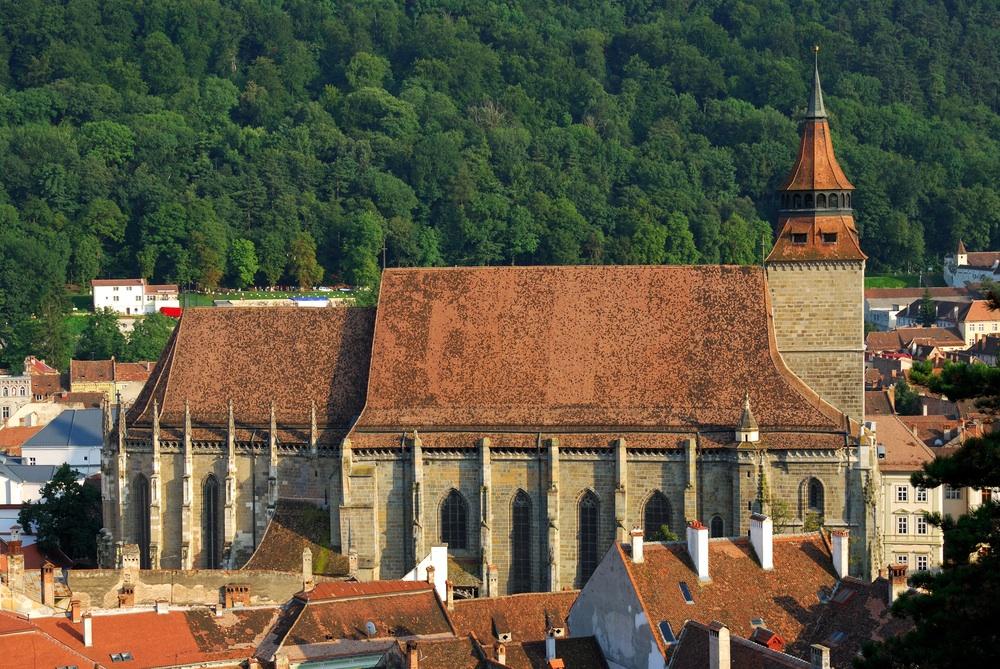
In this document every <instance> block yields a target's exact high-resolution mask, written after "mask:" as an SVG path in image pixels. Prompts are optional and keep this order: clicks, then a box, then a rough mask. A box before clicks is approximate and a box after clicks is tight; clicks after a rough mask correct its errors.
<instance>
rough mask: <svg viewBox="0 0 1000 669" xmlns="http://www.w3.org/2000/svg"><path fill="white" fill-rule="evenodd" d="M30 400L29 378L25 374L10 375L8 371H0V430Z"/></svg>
mask: <svg viewBox="0 0 1000 669" xmlns="http://www.w3.org/2000/svg"><path fill="white" fill-rule="evenodd" d="M31 399H32V394H31V376H29V375H28V373H27V372H22V373H21V374H11V373H10V370H6V369H2V370H0V428H2V427H3V426H4V425H7V424H9V421H10V419H11V418H12V417H13V416H14V414H15V413H17V410H18V409H20V408H21V407H22V406H24V405H25V404H27V403H28V402H30V401H31Z"/></svg>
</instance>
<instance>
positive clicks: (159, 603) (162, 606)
mask: <svg viewBox="0 0 1000 669" xmlns="http://www.w3.org/2000/svg"><path fill="white" fill-rule="evenodd" d="M156 613H157V614H158V615H161V616H165V615H167V614H168V613H170V603H169V602H167V600H165V599H158V600H156Z"/></svg>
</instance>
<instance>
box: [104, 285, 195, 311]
mask: <svg viewBox="0 0 1000 669" xmlns="http://www.w3.org/2000/svg"><path fill="white" fill-rule="evenodd" d="M90 286H91V289H92V290H93V293H94V311H99V310H101V309H110V310H111V311H114V312H115V313H118V314H122V315H124V316H142V315H144V314H155V313H157V312H159V311H160V310H161V309H164V308H168V309H178V308H180V306H181V303H180V299H179V295H180V292H179V291H178V289H177V286H176V285H174V284H165V285H156V284H147V283H146V280H145V279H93V280H92V281H91V282H90Z"/></svg>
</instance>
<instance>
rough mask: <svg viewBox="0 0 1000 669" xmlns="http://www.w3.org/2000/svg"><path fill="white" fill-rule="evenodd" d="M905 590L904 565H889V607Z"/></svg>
mask: <svg viewBox="0 0 1000 669" xmlns="http://www.w3.org/2000/svg"><path fill="white" fill-rule="evenodd" d="M906 590H907V585H906V565H905V564H891V565H889V605H890V606H892V603H893V602H895V601H896V599H897V598H899V596H900V595H901V594H902V593H904V592H906Z"/></svg>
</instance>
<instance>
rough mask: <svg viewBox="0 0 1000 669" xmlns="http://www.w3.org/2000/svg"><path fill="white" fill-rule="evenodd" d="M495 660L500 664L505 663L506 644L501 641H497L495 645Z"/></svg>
mask: <svg viewBox="0 0 1000 669" xmlns="http://www.w3.org/2000/svg"><path fill="white" fill-rule="evenodd" d="M496 651H497V653H496V656H497V662H499V663H500V664H507V646H505V645H503V644H502V643H498V644H497V647H496Z"/></svg>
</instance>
